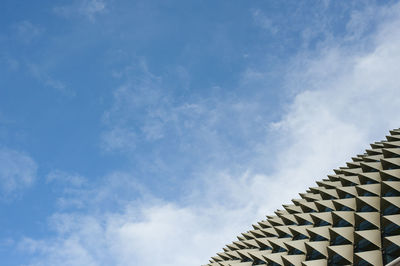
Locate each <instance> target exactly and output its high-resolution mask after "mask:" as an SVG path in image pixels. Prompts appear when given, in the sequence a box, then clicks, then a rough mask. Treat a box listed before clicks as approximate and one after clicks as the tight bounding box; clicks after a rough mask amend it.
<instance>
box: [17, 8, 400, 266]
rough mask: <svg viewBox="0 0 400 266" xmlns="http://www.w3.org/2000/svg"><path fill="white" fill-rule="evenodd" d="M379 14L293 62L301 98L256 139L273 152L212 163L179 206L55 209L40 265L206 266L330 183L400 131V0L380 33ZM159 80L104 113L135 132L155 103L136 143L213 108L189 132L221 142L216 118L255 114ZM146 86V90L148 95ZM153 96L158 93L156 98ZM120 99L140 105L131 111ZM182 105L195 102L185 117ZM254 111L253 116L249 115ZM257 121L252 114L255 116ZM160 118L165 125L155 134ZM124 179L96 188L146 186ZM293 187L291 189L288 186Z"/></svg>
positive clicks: (35, 248) (150, 203) (127, 203)
mask: <svg viewBox="0 0 400 266" xmlns="http://www.w3.org/2000/svg"><path fill="white" fill-rule="evenodd" d="M368 12H369V10H366V11H365V13H358V14H353V16H352V17H351V20H350V21H349V23H348V29H349V31H348V34H347V35H346V36H344V37H343V38H340V39H337V40H330V41H325V40H324V41H323V43H321V45H320V46H319V48H318V49H317V50H316V51H313V52H307V51H306V52H304V53H302V54H300V55H299V56H297V57H296V58H295V59H294V60H293V62H291V66H292V67H291V68H288V69H289V70H288V72H287V73H286V75H285V78H286V87H289V88H291V91H290V93H291V94H290V95H291V96H292V101H291V102H290V103H288V105H287V106H286V111H285V113H284V115H283V116H282V117H280V118H279V119H278V120H277V121H276V122H274V123H272V122H271V123H266V124H265V127H266V128H268V130H267V131H266V132H265V137H264V138H261V137H260V138H259V139H257V141H258V143H257V145H254V146H253V147H252V148H253V150H254V151H258V150H261V151H264V152H259V153H255V154H253V155H251V154H250V155H249V157H248V158H247V160H246V161H244V163H245V165H244V166H242V167H237V164H238V161H232V162H231V163H230V164H223V165H218V164H214V165H212V167H210V168H206V167H205V168H202V169H201V171H200V170H199V171H198V172H197V174H196V176H197V178H196V179H195V180H194V181H193V183H190V184H189V185H187V187H186V190H187V194H185V195H184V196H182V197H181V198H180V201H179V202H170V201H168V200H165V199H160V198H158V197H156V196H154V195H148V192H146V191H145V190H144V191H143V190H140V189H139V192H137V193H136V195H141V196H139V197H138V196H136V197H133V198H129V196H127V195H126V194H124V195H115V197H111V199H115V198H118V199H117V200H116V201H113V202H114V203H115V204H116V206H118V208H117V209H118V210H117V211H115V209H114V210H110V209H107V210H106V211H104V210H103V211H98V210H99V209H101V207H102V204H101V203H99V202H101V201H92V204H94V205H96V206H98V208H94V209H96V210H97V211H93V212H91V213H88V214H81V213H76V212H60V213H56V214H54V215H53V216H52V218H51V219H50V222H49V224H50V225H52V228H53V229H54V231H55V233H56V236H55V237H53V238H48V239H42V240H35V239H29V238H26V239H24V240H23V241H21V243H20V248H21V249H22V250H24V251H30V252H32V254H33V255H34V256H35V259H34V260H33V262H32V265H147V264H154V265H165V266H169V265H174V266H179V265H182V266H187V265H199V264H201V263H206V262H207V259H208V257H209V256H212V255H213V254H214V253H215V252H217V251H219V250H220V248H221V247H223V245H224V244H226V243H228V242H229V241H232V240H234V239H233V236H234V235H235V234H238V233H239V232H242V231H245V230H247V229H249V225H250V224H251V223H253V222H256V221H257V220H258V219H262V217H263V215H265V214H268V213H271V212H272V211H273V210H275V209H276V208H278V207H279V206H280V205H281V204H284V203H287V202H289V200H290V199H291V198H295V197H296V193H298V192H301V191H304V190H305V189H306V187H308V186H313V182H314V181H315V180H318V179H322V178H324V177H325V175H326V174H329V173H331V169H332V168H335V167H339V166H342V165H344V163H345V161H346V160H349V159H350V157H351V156H354V155H355V154H357V153H362V152H363V149H365V148H368V147H367V146H366V145H367V143H370V142H373V141H374V140H378V139H380V138H382V137H383V136H384V134H385V133H386V131H387V130H388V129H391V128H395V127H398V126H399V125H400V118H399V117H398V116H396V114H397V111H398V106H399V104H400V97H398V95H399V92H400V86H399V84H400V68H399V65H398V62H399V60H400V37H399V36H400V16H399V15H398V14H400V5H393V6H390V7H379V8H378V7H376V14H377V17H378V18H379V19H378V21H380V22H379V24H378V26H377V27H376V29H374V30H373V31H370V32H368V31H366V30H365V29H366V26H365V25H367V24H368ZM350 29H351V30H350ZM366 32H368V33H366ZM355 39H357V42H355V41H354V40H355ZM140 84H145V83H140ZM154 84H158V83H157V79H156V81H152V82H151V83H150V85H149V84H148V85H149V86H147V87H146V86H142V87H135V86H128V87H121V88H120V89H118V90H117V91H116V94H115V96H114V97H115V100H116V102H119V103H121V101H128V102H129V104H127V105H124V104H122V105H120V104H116V105H115V106H114V109H112V110H111V111H110V112H109V113H107V114H106V115H105V120H106V123H109V124H108V125H109V126H110V128H111V132H112V130H114V128H113V127H114V126H115V125H118V126H119V127H120V128H124V129H126V127H124V125H125V122H126V120H127V119H136V118H135V116H134V115H135V113H134V111H135V109H134V108H135V104H143V103H145V104H149V107H155V110H154V109H149V111H148V113H147V114H146V116H145V117H146V119H145V120H141V121H137V123H136V124H135V125H138V127H137V128H135V131H134V133H131V134H132V136H135V137H132V139H133V140H134V139H135V138H136V136H137V135H138V133H139V135H142V136H148V140H149V141H156V140H160V139H162V138H163V137H164V136H165V134H166V131H168V129H169V125H173V127H174V128H175V125H176V124H175V122H176V121H181V122H182V123H179V125H180V126H183V127H189V128H190V127H191V123H190V122H194V121H197V122H196V124H195V125H199V124H198V123H199V122H198V120H194V119H182V118H180V116H189V117H191V116H194V117H197V115H198V113H200V116H201V115H202V114H203V113H202V112H205V113H206V115H205V118H204V120H203V119H200V121H202V123H200V125H205V126H204V128H201V127H195V130H194V129H193V131H192V130H187V131H184V132H185V133H188V132H189V133H193V132H195V131H196V130H200V132H201V134H200V135H202V134H204V133H209V135H207V134H206V135H205V136H206V137H207V139H210V140H212V141H215V142H213V144H216V145H218V144H221V143H224V142H219V141H218V140H220V138H219V137H218V136H219V135H218V134H215V135H214V134H212V133H215V132H219V131H218V130H217V128H216V124H218V123H215V121H217V122H219V121H228V120H219V119H218V118H219V117H221V116H222V117H224V116H226V115H227V114H228V116H229V115H240V114H241V112H243V113H245V112H246V110H248V108H247V107H248V106H246V108H240V105H238V107H237V108H239V109H238V110H240V111H238V112H232V113H229V112H228V113H226V108H228V110H229V108H232V106H231V105H230V104H231V102H229V101H228V102H225V103H224V102H222V103H219V105H215V106H222V107H221V108H214V109H213V108H208V107H209V106H208V105H206V104H204V102H196V104H197V105H194V103H193V102H186V105H185V103H181V104H171V103H170V102H169V101H170V99H169V98H168V97H166V96H165V94H164V93H162V92H159V88H158V87H157V88H156V89H152V87H151V86H153V85H154ZM141 88H146V90H144V89H143V92H142V91H141V90H140V89H141ZM149 88H150V89H149ZM154 92H159V93H158V94H156V95H153V94H152V93H154ZM148 93H150V95H148ZM119 95H123V97H121V98H119ZM167 95H168V94H167ZM288 97H289V96H288ZM152 101H154V103H153V102H152ZM256 105H257V104H256ZM121 106H122V107H123V108H128V107H129V108H132V109H128V110H125V111H121V109H119V108H121ZM160 106H161V107H160ZM205 106H206V107H207V108H204V107H205ZM179 108H186V109H185V111H183V112H182V113H179V110H181V109H179ZM166 110H167V111H166ZM171 110H172V111H171ZM257 110H259V109H257ZM255 113H257V112H250V116H251V115H253V114H255ZM250 116H249V115H248V114H247V115H246V114H243V117H244V120H246V118H248V117H250ZM132 117H133V118H132ZM110 119H111V120H110ZM149 121H158V123H160V124H159V126H157V127H152V126H149V127H147V128H148V129H146V126H145V125H146V123H149ZM170 123H171V124H170ZM203 123H204V124H203ZM150 125H151V124H150ZM166 125H167V126H166ZM248 125H251V124H246V126H248ZM235 126H236V125H234V126H231V127H229V124H223V125H222V126H221V127H222V128H223V129H224V130H225V131H228V130H230V129H232V128H233V129H234V130H237V129H238V128H239V127H235ZM160 128H161V129H160ZM128 132H131V131H128ZM149 132H150V133H149ZM178 132H179V131H178ZM244 132H245V133H246V131H244ZM245 133H243V134H244V136H247V137H248V136H249V135H246V134H245ZM250 136H252V135H250ZM182 137H184V134H183V135H182ZM120 138H121V137H120V135H119V137H118V138H117V142H116V143H117V144H118V143H124V142H123V141H121V140H120ZM187 140H191V139H190V138H188V139H187ZM188 143H189V142H188ZM201 143H206V142H201ZM123 146H124V145H123V144H118V145H114V146H113V147H114V148H115V147H116V148H121V147H123ZM221 150H222V149H221ZM266 150H267V151H268V152H265V151H266ZM212 151H216V150H212ZM230 151H232V150H230ZM233 151H235V149H233ZM218 154H223V153H218ZM254 161H264V162H265V164H267V165H268V167H267V168H268V170H264V171H263V172H260V171H256V170H255V169H253V168H252V167H251V166H252V165H254ZM219 162H220V161H219ZM118 175H121V173H119V174H118ZM123 175H124V176H125V177H126V178H124V179H120V178H115V179H112V180H113V182H108V181H105V182H103V183H101V184H100V185H99V186H98V187H96V188H93V190H91V191H100V192H103V191H108V192H107V193H110V194H103V193H100V194H101V195H107V196H106V197H105V198H108V197H109V196H110V195H112V191H115V193H116V191H118V190H113V189H109V186H108V185H109V184H113V185H114V186H116V187H119V188H120V187H135V188H137V186H136V184H135V183H134V182H133V180H135V178H134V177H133V176H131V174H130V173H124V174H123ZM105 180H111V179H109V177H107V178H106V179H105ZM121 180H122V181H121ZM132 182H133V184H132ZM283 186H284V187H285V188H286V189H285V191H282V190H281V189H280V188H281V187H283ZM105 188H107V189H105ZM84 191H85V190H83V191H82V193H79V194H76V195H74V197H78V198H79V197H83V196H82V195H85V194H87V193H84ZM103 198H104V197H103ZM123 199H126V200H123ZM91 209H92V208H91Z"/></svg>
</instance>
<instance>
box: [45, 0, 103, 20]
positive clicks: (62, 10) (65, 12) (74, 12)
mask: <svg viewBox="0 0 400 266" xmlns="http://www.w3.org/2000/svg"><path fill="white" fill-rule="evenodd" d="M53 11H54V13H56V14H58V15H60V16H63V17H74V16H83V17H85V18H87V19H89V20H90V21H92V22H94V21H95V19H96V17H97V16H98V15H100V14H103V13H105V12H106V11H107V5H106V1H103V0H84V1H75V2H74V3H72V4H71V5H66V6H56V7H54V8H53Z"/></svg>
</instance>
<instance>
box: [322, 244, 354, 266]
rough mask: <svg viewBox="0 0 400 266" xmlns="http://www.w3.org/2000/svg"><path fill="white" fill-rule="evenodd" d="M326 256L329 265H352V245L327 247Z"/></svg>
mask: <svg viewBox="0 0 400 266" xmlns="http://www.w3.org/2000/svg"><path fill="white" fill-rule="evenodd" d="M328 254H329V263H330V264H331V265H346V264H352V263H353V245H350V244H349V245H339V246H329V247H328ZM337 255H338V256H337ZM343 263H345V264H343Z"/></svg>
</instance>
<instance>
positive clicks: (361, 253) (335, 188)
mask: <svg viewBox="0 0 400 266" xmlns="http://www.w3.org/2000/svg"><path fill="white" fill-rule="evenodd" d="M386 139H387V140H384V141H380V142H375V143H373V144H371V149H367V150H366V152H365V153H364V154H362V155H357V156H356V157H353V158H352V161H351V162H348V163H346V164H347V166H346V167H340V168H339V169H334V173H335V174H332V175H328V177H327V178H326V179H322V180H321V181H318V182H316V183H317V186H315V187H310V188H309V189H308V190H307V191H306V192H305V193H300V197H301V198H299V199H293V200H292V202H293V203H292V204H286V205H283V208H284V209H283V210H277V211H276V212H275V215H269V216H267V218H266V219H265V220H262V221H260V222H258V223H257V224H254V225H253V229H252V230H250V231H247V232H245V233H242V234H241V235H240V236H238V237H237V239H238V240H237V241H233V242H232V243H231V244H228V245H226V247H224V248H223V251H222V252H220V253H217V255H216V256H214V257H212V258H211V260H210V263H209V264H207V266H217V265H218V266H219V265H221V266H228V265H232V266H250V265H284V266H288V265H304V266H306V265H307V266H311V265H318V266H320V265H373V266H380V265H400V262H399V261H400V258H399V257H400V129H395V130H391V131H390V135H388V136H386Z"/></svg>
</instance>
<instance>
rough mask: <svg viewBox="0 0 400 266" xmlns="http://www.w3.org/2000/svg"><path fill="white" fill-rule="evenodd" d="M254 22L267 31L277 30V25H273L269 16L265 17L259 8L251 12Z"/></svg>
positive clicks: (274, 31)
mask: <svg viewBox="0 0 400 266" xmlns="http://www.w3.org/2000/svg"><path fill="white" fill-rule="evenodd" d="M252 15H253V19H254V23H255V24H256V25H257V26H259V27H261V28H263V29H264V30H267V31H269V32H270V33H272V34H275V33H277V32H278V27H277V25H275V24H274V23H273V21H272V19H271V18H269V17H267V16H266V15H265V14H264V13H263V12H262V11H261V10H259V9H255V10H253V12H252Z"/></svg>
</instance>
